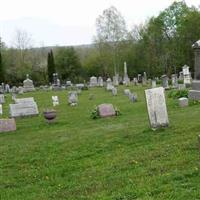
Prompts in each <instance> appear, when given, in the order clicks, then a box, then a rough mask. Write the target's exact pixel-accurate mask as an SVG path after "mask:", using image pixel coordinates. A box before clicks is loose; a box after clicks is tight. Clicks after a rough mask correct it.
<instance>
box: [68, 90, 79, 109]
mask: <svg viewBox="0 0 200 200" xmlns="http://www.w3.org/2000/svg"><path fill="white" fill-rule="evenodd" d="M68 94H69V96H68V103H69V104H70V105H71V106H76V105H77V104H78V95H77V92H76V91H71V92H69V93H68Z"/></svg>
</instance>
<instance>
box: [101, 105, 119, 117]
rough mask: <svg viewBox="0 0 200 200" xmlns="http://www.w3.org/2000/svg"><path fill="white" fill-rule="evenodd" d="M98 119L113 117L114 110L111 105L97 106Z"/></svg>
mask: <svg viewBox="0 0 200 200" xmlns="http://www.w3.org/2000/svg"><path fill="white" fill-rule="evenodd" d="M98 111H99V115H100V117H111V116H115V115H116V113H115V109H114V107H113V105H112V104H101V105H99V106H98Z"/></svg>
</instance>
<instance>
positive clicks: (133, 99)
mask: <svg viewBox="0 0 200 200" xmlns="http://www.w3.org/2000/svg"><path fill="white" fill-rule="evenodd" d="M129 99H130V101H131V102H133V103H134V102H136V101H137V95H136V94H132V93H130V94H129Z"/></svg>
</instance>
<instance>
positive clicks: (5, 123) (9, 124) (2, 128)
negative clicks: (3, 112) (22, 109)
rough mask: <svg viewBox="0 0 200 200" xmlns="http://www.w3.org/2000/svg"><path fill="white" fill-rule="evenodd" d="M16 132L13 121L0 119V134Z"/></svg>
mask: <svg viewBox="0 0 200 200" xmlns="http://www.w3.org/2000/svg"><path fill="white" fill-rule="evenodd" d="M10 131H16V123H15V119H0V133H1V132H10Z"/></svg>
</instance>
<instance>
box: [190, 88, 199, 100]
mask: <svg viewBox="0 0 200 200" xmlns="http://www.w3.org/2000/svg"><path fill="white" fill-rule="evenodd" d="M188 97H189V99H192V100H200V90H189V95H188Z"/></svg>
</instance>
